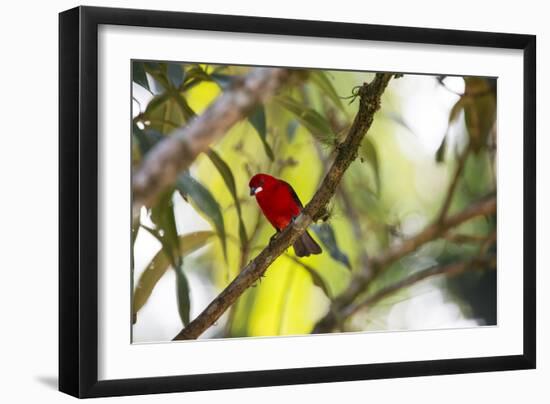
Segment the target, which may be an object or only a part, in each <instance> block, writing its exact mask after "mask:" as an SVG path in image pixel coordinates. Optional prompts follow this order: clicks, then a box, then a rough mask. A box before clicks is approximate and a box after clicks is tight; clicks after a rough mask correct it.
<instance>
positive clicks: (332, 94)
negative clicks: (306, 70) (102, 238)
mask: <svg viewBox="0 0 550 404" xmlns="http://www.w3.org/2000/svg"><path fill="white" fill-rule="evenodd" d="M310 80H311V82H312V83H313V84H315V85H316V86H317V87H318V88H319V90H321V91H322V92H323V93H324V94H325V95H326V96H327V97H328V98H329V99H330V100H331V101H332V103H333V104H334V105H335V106H336V107H337V108H338V109H340V111H342V112H343V113H344V114H347V111H346V108H345V107H344V104H343V103H342V99H341V98H340V96H339V95H338V93H337V92H336V89H335V88H334V86H333V85H332V81H331V80H330V79H329V78H328V75H327V74H326V72H324V71H321V70H317V71H313V72H311V75H310Z"/></svg>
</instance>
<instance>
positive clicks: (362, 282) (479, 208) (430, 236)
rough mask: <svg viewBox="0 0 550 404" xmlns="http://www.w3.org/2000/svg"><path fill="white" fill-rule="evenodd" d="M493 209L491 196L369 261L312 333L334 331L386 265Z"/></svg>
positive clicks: (493, 201)
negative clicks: (348, 309) (346, 312)
mask: <svg viewBox="0 0 550 404" xmlns="http://www.w3.org/2000/svg"><path fill="white" fill-rule="evenodd" d="M496 207H497V201H496V197H494V196H491V197H488V198H485V199H482V200H480V201H477V202H475V203H472V204H471V205H470V206H468V207H467V208H466V209H464V210H462V211H461V212H459V213H456V214H454V215H452V216H447V217H446V218H445V219H444V220H443V221H439V220H437V221H436V222H435V223H433V224H432V225H430V226H428V227H426V228H425V229H424V230H423V231H421V232H420V233H418V234H417V235H416V236H414V237H411V238H409V239H406V240H404V241H403V242H401V243H400V244H398V245H395V246H394V247H391V248H389V249H388V250H386V251H385V252H383V253H382V254H380V255H378V256H375V257H372V258H370V259H369V260H368V263H367V266H366V268H364V269H363V270H362V271H361V272H357V273H356V274H355V275H354V276H353V278H352V279H351V281H350V283H349V286H348V287H347V289H346V290H345V291H344V292H343V293H342V294H340V295H339V296H338V297H337V298H336V299H334V301H333V303H332V304H331V308H330V310H329V312H328V313H327V314H326V315H325V316H324V317H323V318H321V319H320V320H319V321H318V322H317V324H316V325H315V327H314V328H313V331H312V333H313V334H315V333H326V332H330V331H331V330H332V329H334V328H335V327H336V326H337V325H338V323H339V322H340V320H341V319H342V318H344V317H345V316H344V315H343V313H344V312H345V311H346V310H347V307H348V306H349V305H352V304H353V302H354V301H355V299H356V298H357V297H358V296H359V295H360V294H362V293H363V292H364V291H365V289H366V288H367V286H368V285H369V284H370V281H371V280H372V279H373V278H374V277H375V276H376V275H377V274H378V273H380V272H381V271H382V270H383V269H384V268H386V267H387V266H388V265H390V264H392V263H393V262H395V261H397V260H399V259H401V258H403V257H404V256H406V255H407V254H410V253H411V252H413V251H416V250H417V249H418V248H419V247H420V246H422V245H424V244H426V243H428V242H430V241H433V240H435V239H437V238H439V237H441V236H443V235H445V234H446V233H447V231H448V230H450V229H452V228H454V227H456V226H458V225H460V224H462V223H464V222H466V221H468V220H470V219H473V218H475V217H478V216H484V215H490V214H494V213H495V212H496Z"/></svg>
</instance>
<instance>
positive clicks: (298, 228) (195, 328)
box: [174, 73, 392, 340]
mask: <svg viewBox="0 0 550 404" xmlns="http://www.w3.org/2000/svg"><path fill="white" fill-rule="evenodd" d="M391 77H392V75H391V74H389V73H377V74H376V76H375V78H374V80H373V81H372V82H371V83H370V84H366V83H365V84H363V86H361V87H360V88H359V90H358V96H359V110H358V112H357V115H356V116H355V119H354V121H353V125H352V126H351V128H350V131H349V132H348V135H347V137H346V139H345V140H344V141H343V142H342V143H340V144H338V145H337V146H336V156H335V159H334V162H333V163H332V166H331V167H330V169H329V171H328V172H327V174H326V176H325V177H324V179H323V182H322V184H321V186H320V188H319V189H318V190H317V192H316V193H315V195H314V196H313V198H312V199H311V201H310V202H309V203H308V204H307V206H306V207H305V208H304V209H303V211H302V213H301V214H300V215H299V216H298V217H297V218H296V220H294V221H293V223H292V225H289V226H287V228H286V229H285V230H283V231H282V232H281V233H280V234H279V235H278V236H277V238H276V239H275V240H274V241H273V242H272V243H270V244H269V245H268V246H267V247H266V248H265V249H264V250H263V251H262V252H260V254H259V255H258V256H257V257H256V258H254V260H252V261H251V262H250V263H248V264H247V265H246V266H245V267H244V268H243V269H242V271H241V272H240V274H239V275H238V276H237V277H236V278H235V279H234V280H233V281H232V282H231V283H230V284H229V285H228V286H227V287H226V288H225V289H224V290H223V291H222V292H221V293H220V294H219V295H218V296H217V297H216V298H215V299H214V300H213V301H212V302H211V303H210V304H209V305H208V306H207V307H206V309H204V311H203V312H202V313H201V314H199V316H198V317H197V318H195V319H194V320H193V321H191V322H190V323H189V324H188V325H187V327H185V328H184V329H183V330H181V331H180V333H179V334H178V335H177V336H176V337H175V338H174V340H185V339H195V338H198V337H199V336H200V335H201V334H202V333H203V332H204V331H205V330H206V329H208V328H209V327H210V326H211V325H212V324H213V323H214V322H215V321H216V320H218V319H219V318H220V317H221V315H222V314H223V313H224V312H225V311H226V310H227V309H228V308H229V307H230V306H231V305H232V304H233V303H234V302H235V301H236V300H237V298H238V297H239V296H241V295H242V294H243V293H244V291H245V290H246V289H247V288H249V287H250V286H252V285H253V284H254V283H255V282H256V281H257V280H258V279H259V278H260V277H261V276H262V275H263V274H264V273H265V271H266V270H267V268H268V267H269V266H270V265H271V264H272V263H273V261H275V259H277V257H279V255H281V254H282V253H283V252H284V251H285V250H286V249H287V248H288V247H290V245H291V244H292V243H293V242H294V241H296V239H297V238H298V237H299V236H300V235H301V234H302V233H303V232H304V231H305V230H306V228H307V227H308V226H309V225H310V224H311V223H312V222H314V221H316V220H318V219H320V218H321V217H323V216H324V215H325V212H326V206H327V204H328V202H329V201H330V199H331V198H332V196H333V195H334V193H335V191H336V187H337V186H338V184H339V183H340V180H341V179H342V176H343V175H344V172H345V171H346V170H347V168H348V167H349V165H350V164H351V163H352V161H353V160H355V158H356V157H357V149H358V148H359V145H360V144H361V141H362V140H363V138H364V137H365V134H366V133H367V131H368V129H369V128H370V126H371V124H372V121H373V117H374V114H375V113H376V111H378V109H379V108H380V98H381V96H382V93H383V92H384V90H385V89H386V86H387V85H388V82H389V81H390V79H391Z"/></svg>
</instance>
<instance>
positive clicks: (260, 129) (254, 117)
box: [248, 105, 275, 161]
mask: <svg viewBox="0 0 550 404" xmlns="http://www.w3.org/2000/svg"><path fill="white" fill-rule="evenodd" d="M248 121H249V122H250V123H251V124H252V126H253V127H254V129H256V132H257V133H258V135H260V140H261V141H262V144H263V145H264V150H265V153H266V154H267V156H268V157H269V159H270V160H271V161H273V160H274V159H275V156H274V154H273V150H271V146H270V145H269V143H267V124H266V118H265V109H264V106H263V105H258V107H257V108H256V109H255V110H254V112H253V113H252V114H251V115H250V116H249V117H248Z"/></svg>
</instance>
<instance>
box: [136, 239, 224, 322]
mask: <svg viewBox="0 0 550 404" xmlns="http://www.w3.org/2000/svg"><path fill="white" fill-rule="evenodd" d="M213 235H214V233H212V232H211V231H198V232H195V233H189V234H185V235H183V236H179V238H178V239H179V256H180V257H185V256H186V255H188V254H191V253H192V252H194V251H196V250H198V249H199V248H201V247H203V246H205V245H206V244H207V243H208V242H209V240H210V238H211V237H212V236H213ZM169 266H170V259H169V258H168V257H167V256H166V254H165V252H164V250H162V249H161V250H159V251H158V252H157V253H156V255H155V257H154V258H153V259H152V260H151V262H150V263H149V265H147V268H145V271H143V272H142V274H141V276H140V277H139V280H138V282H137V284H136V288H135V290H134V301H133V312H134V315H135V314H137V312H138V311H139V310H140V309H141V308H142V307H143V305H144V304H145V303H146V302H147V299H149V296H151V293H152V292H153V289H154V287H155V285H156V284H157V282H158V281H159V280H160V278H162V276H163V275H164V274H165V273H166V271H167V269H168V268H169Z"/></svg>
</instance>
